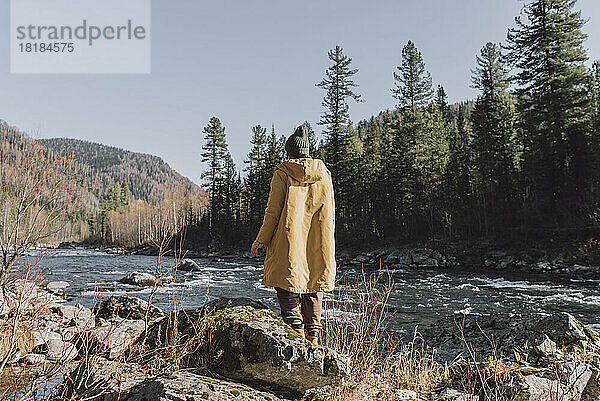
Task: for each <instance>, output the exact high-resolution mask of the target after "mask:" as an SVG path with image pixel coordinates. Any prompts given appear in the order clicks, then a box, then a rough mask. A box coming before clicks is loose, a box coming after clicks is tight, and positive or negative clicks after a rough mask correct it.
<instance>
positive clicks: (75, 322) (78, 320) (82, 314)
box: [52, 305, 96, 330]
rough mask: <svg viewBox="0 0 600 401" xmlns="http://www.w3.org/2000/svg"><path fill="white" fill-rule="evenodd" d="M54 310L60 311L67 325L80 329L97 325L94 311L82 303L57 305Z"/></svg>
mask: <svg viewBox="0 0 600 401" xmlns="http://www.w3.org/2000/svg"><path fill="white" fill-rule="evenodd" d="M52 311H53V312H55V313H58V314H59V315H60V316H61V317H62V318H63V320H64V321H65V322H66V323H67V325H71V326H75V327H76V328H77V329H79V330H85V329H90V328H92V327H94V326H95V325H96V318H95V316H94V313H93V312H92V311H91V310H90V309H89V308H86V307H85V306H82V305H56V306H54V307H53V308H52Z"/></svg>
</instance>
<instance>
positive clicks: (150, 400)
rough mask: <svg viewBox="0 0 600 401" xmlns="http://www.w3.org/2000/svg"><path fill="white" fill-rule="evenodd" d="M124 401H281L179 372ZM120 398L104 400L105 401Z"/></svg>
mask: <svg viewBox="0 0 600 401" xmlns="http://www.w3.org/2000/svg"><path fill="white" fill-rule="evenodd" d="M118 397H119V398H118V399H119V400H121V401H154V400H156V401H159V400H160V401H184V400H185V401H204V400H209V401H210V400H213V401H227V400H232V401H233V400H236V401H250V400H253V401H278V400H279V398H277V397H276V396H274V395H273V394H269V393H265V392H262V391H258V390H255V389H253V388H252V387H249V386H246V385H244V384H239V383H231V382H228V381H225V380H219V379H213V378H210V377H205V376H199V375H196V374H193V373H189V372H184V371H179V372H175V373H172V374H167V375H160V376H157V377H152V378H149V379H146V380H144V381H143V382H141V383H139V384H137V385H135V386H133V387H132V388H131V389H129V390H128V391H126V392H124V393H122V394H120V395H119V396H118ZM113 399H114V400H116V399H117V398H107V397H106V396H105V397H104V400H105V401H108V400H113Z"/></svg>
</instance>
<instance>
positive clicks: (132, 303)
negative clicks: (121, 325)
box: [96, 295, 164, 320]
mask: <svg viewBox="0 0 600 401" xmlns="http://www.w3.org/2000/svg"><path fill="white" fill-rule="evenodd" d="M146 310H148V319H149V320H153V319H157V318H160V317H162V316H164V313H163V311H162V310H161V309H160V308H159V307H157V306H155V305H152V304H150V305H148V301H144V300H143V299H140V298H136V297H130V296H127V295H111V296H110V297H109V298H108V299H105V300H104V301H102V303H101V304H100V307H99V309H98V311H97V313H96V315H97V316H98V317H99V318H102V319H107V320H110V319H112V318H113V317H115V316H119V317H121V318H123V319H134V320H135V319H145V318H146Z"/></svg>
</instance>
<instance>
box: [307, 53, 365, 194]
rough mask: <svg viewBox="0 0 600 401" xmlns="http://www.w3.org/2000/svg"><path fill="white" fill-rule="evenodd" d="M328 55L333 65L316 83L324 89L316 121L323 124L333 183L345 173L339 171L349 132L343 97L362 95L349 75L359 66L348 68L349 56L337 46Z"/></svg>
mask: <svg viewBox="0 0 600 401" xmlns="http://www.w3.org/2000/svg"><path fill="white" fill-rule="evenodd" d="M328 56H329V60H330V61H331V62H332V65H331V66H330V67H329V68H327V70H326V72H325V78H323V80H322V81H321V82H319V83H318V84H316V86H317V87H319V88H321V89H323V90H325V92H326V93H325V97H324V98H323V102H322V103H321V104H322V106H323V107H324V108H325V111H324V113H323V114H322V115H321V119H320V120H319V125H324V126H325V130H324V134H325V136H326V146H325V149H324V150H325V159H326V160H325V162H326V163H327V165H328V167H329V169H330V171H331V174H332V176H333V180H334V185H336V184H337V182H338V181H339V179H340V177H339V176H340V175H343V174H344V172H342V171H341V168H342V167H341V164H342V163H343V161H344V159H345V158H346V157H347V153H348V150H347V146H348V138H347V135H348V133H347V132H345V128H346V127H347V126H348V124H349V122H350V115H349V113H348V102H347V100H346V99H348V98H350V99H353V100H355V101H357V102H359V101H361V97H360V95H359V94H357V93H355V92H354V88H355V87H356V86H357V85H356V83H354V81H353V79H352V77H353V76H354V75H355V74H356V73H357V72H358V69H352V68H350V64H351V63H352V59H351V58H349V57H348V56H346V55H345V54H344V53H343V49H342V48H341V47H340V46H336V47H335V49H333V50H330V51H329V53H328Z"/></svg>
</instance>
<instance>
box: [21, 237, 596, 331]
mask: <svg viewBox="0 0 600 401" xmlns="http://www.w3.org/2000/svg"><path fill="white" fill-rule="evenodd" d="M194 260H195V261H196V262H197V263H198V265H199V266H200V267H201V269H202V270H201V271H198V272H177V275H176V277H175V279H173V278H172V277H171V278H169V277H166V278H165V284H164V285H161V286H160V287H158V288H157V290H156V292H155V294H154V295H153V300H154V301H155V302H156V303H157V304H158V305H159V306H162V307H163V308H168V307H169V303H171V304H172V303H175V306H176V307H177V308H194V307H197V306H200V305H202V303H203V302H204V301H205V300H206V299H207V297H208V298H210V299H212V298H215V297H220V296H225V297H249V298H252V299H256V300H260V301H262V302H264V303H265V304H267V305H269V306H270V307H272V308H273V309H274V310H277V306H276V300H275V291H274V290H273V289H270V288H266V287H263V286H262V285H261V283H260V282H261V278H262V265H261V263H260V261H258V260H214V259H201V258H200V259H194ZM25 261H27V262H28V263H29V264H35V263H37V264H38V266H39V270H40V271H41V272H42V274H43V276H44V280H45V282H48V281H59V280H60V281H67V282H69V283H70V287H69V288H68V289H67V290H66V294H67V296H68V298H69V299H71V300H72V301H78V302H81V303H82V304H85V305H87V306H90V305H92V304H93V303H94V302H97V300H98V297H100V296H102V297H106V296H108V295H111V294H123V295H124V294H127V295H132V296H137V297H140V298H145V299H147V297H149V296H150V292H151V289H150V288H139V287H134V286H130V285H127V284H121V283H119V282H118V280H119V279H121V278H122V277H124V276H125V275H127V274H128V273H131V272H151V273H152V272H156V270H157V258H156V257H154V256H141V255H113V254H107V253H105V252H102V251H99V250H90V249H73V250H61V249H53V250H48V251H44V252H41V251H32V252H31V253H30V254H29V258H28V259H27V260H24V262H25ZM174 263H175V260H174V259H172V258H169V257H163V258H162V259H161V262H160V267H159V270H160V271H162V272H163V273H167V276H168V275H169V273H170V272H172V269H170V267H171V266H173V265H174ZM340 267H341V268H340V269H339V271H338V280H340V281H342V282H344V281H353V280H354V279H355V278H358V276H359V275H360V274H361V273H360V272H359V271H357V270H355V269H352V268H346V267H345V266H340ZM391 275H392V278H393V282H394V290H393V293H392V296H391V298H390V303H391V306H392V309H393V310H394V312H395V315H394V316H395V317H394V318H395V320H396V322H397V323H398V324H399V325H401V326H402V325H403V324H408V323H419V322H431V321H434V320H436V319H437V318H438V317H441V316H448V315H450V314H452V313H453V312H456V311H462V310H465V311H469V312H475V313H484V314H485V313H506V314H519V315H525V316H527V315H528V314H552V313H556V312H561V311H566V312H569V313H571V314H573V315H574V316H575V317H577V318H578V319H580V320H581V321H582V322H584V323H586V324H589V325H591V326H592V327H594V328H596V329H600V281H589V280H588V281H576V280H573V281H570V282H552V281H549V280H543V279H540V278H539V277H538V278H535V279H534V278H532V277H515V276H513V277H509V276H498V275H493V274H491V273H490V274H484V273H472V272H469V273H461V272H451V271H443V272H442V271H440V270H418V271H417V270H394V271H392V272H391ZM339 288H342V286H338V289H339ZM173 300H174V301H173Z"/></svg>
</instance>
